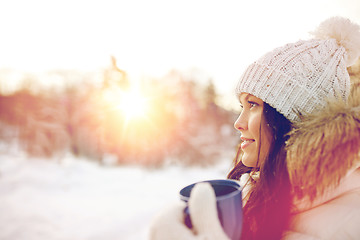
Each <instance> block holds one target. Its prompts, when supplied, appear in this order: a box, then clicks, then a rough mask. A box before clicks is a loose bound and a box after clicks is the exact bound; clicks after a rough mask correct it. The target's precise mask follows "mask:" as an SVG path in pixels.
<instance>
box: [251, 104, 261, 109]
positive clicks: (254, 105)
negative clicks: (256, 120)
mask: <svg viewBox="0 0 360 240" xmlns="http://www.w3.org/2000/svg"><path fill="white" fill-rule="evenodd" d="M249 104H250V109H251V108H253V107H256V106H258V105H259V104H257V103H255V102H249Z"/></svg>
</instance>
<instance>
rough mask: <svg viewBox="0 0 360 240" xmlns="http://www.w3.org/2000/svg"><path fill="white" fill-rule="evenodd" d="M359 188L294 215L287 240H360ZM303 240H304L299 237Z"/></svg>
mask: <svg viewBox="0 0 360 240" xmlns="http://www.w3.org/2000/svg"><path fill="white" fill-rule="evenodd" d="M359 226H360V188H357V189H354V190H352V191H349V192H346V193H344V194H342V195H340V196H338V197H336V198H334V199H332V200H330V201H327V202H324V203H322V204H320V205H318V206H316V207H314V208H311V209H308V210H306V211H303V212H300V213H297V214H295V215H294V216H293V217H292V221H291V226H290V229H289V231H288V232H287V233H286V234H285V238H284V239H287V240H289V239H295V238H294V236H298V237H297V238H296V239H335V240H336V239H360V227H359ZM300 236H301V237H300Z"/></svg>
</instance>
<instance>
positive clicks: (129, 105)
mask: <svg viewBox="0 0 360 240" xmlns="http://www.w3.org/2000/svg"><path fill="white" fill-rule="evenodd" d="M118 108H119V109H120V110H121V111H122V113H123V114H124V115H125V117H126V120H128V121H129V120H131V119H134V118H140V117H144V116H146V112H147V110H148V103H147V99H146V98H145V97H144V96H143V95H142V94H141V93H140V91H138V90H135V89H134V90H129V91H126V92H121V96H120V102H119V105H118Z"/></svg>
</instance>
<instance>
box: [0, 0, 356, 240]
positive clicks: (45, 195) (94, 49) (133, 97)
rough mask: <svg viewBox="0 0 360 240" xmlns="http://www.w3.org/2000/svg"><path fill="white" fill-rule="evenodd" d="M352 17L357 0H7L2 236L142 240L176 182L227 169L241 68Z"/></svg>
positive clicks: (3, 8)
mask: <svg viewBox="0 0 360 240" xmlns="http://www.w3.org/2000/svg"><path fill="white" fill-rule="evenodd" d="M359 13H360V2H359V1H357V0H330V1H328V0H318V1H317V0H315V1H314V0H312V1H310V0H303V1H285V0H272V1H267V0H255V1H235V0H228V1H215V0H214V1H212V0H210V1H209V0H207V1H205V0H192V1H190V0H182V1H165V0H149V1H145V0H134V1H123V0H118V1H116V0H102V1H98V0H93V1H91V0H88V1H84V0H72V1H70V0H62V1H58V0H52V1H51V0H50V1H49V0H47V1H45V0H28V1H25V0H13V1H1V2H0V33H1V38H0V212H1V215H0V239H9V240H10V239H11V240H14V239H27V240H29V239H45V238H46V239H61V240H62V239H98V238H100V237H101V238H104V237H105V238H107V239H147V229H148V225H149V223H150V222H151V219H152V217H153V216H154V214H156V212H157V211H159V210H160V209H161V208H162V207H163V205H165V204H167V203H169V202H171V201H177V198H178V190H179V189H180V188H181V187H183V186H184V185H186V184H190V183H192V182H194V181H199V180H205V179H207V178H212V179H213V178H225V177H226V174H227V172H228V171H229V170H230V169H231V165H232V160H233V157H234V156H235V154H236V149H237V144H238V142H239V135H238V133H236V132H235V130H234V129H233V127H232V125H233V122H234V121H235V119H236V117H237V114H238V111H239V109H238V105H237V99H236V96H235V93H234V89H235V86H236V83H237V79H238V78H239V77H240V75H241V73H242V72H243V71H244V69H245V68H246V66H247V65H248V64H250V63H251V62H252V61H254V60H256V59H257V58H259V57H260V56H261V55H262V54H264V53H266V52H267V51H270V50H272V49H273V48H275V47H278V46H281V45H283V44H285V43H288V42H295V41H297V40H298V39H300V38H302V39H306V38H308V37H309V31H311V30H314V29H315V27H316V26H317V25H318V24H319V23H320V22H321V21H323V20H324V19H326V18H328V17H331V16H336V15H339V16H344V17H348V18H349V19H350V20H352V21H354V22H356V23H358V24H359V23H360V14H359ZM359 65H360V64H359V63H358V64H357V65H356V66H354V67H352V68H351V69H350V73H351V76H352V78H353V79H359V76H360V73H359V71H360V70H359Z"/></svg>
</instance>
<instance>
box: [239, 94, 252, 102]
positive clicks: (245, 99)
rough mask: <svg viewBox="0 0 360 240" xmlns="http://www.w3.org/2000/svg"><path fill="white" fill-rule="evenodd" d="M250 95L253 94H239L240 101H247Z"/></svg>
mask: <svg viewBox="0 0 360 240" xmlns="http://www.w3.org/2000/svg"><path fill="white" fill-rule="evenodd" d="M250 96H251V95H250V94H246V95H245V97H242V96H241V95H240V94H239V102H240V103H242V102H246V101H247V100H248V99H249V97H250ZM241 100H243V101H241Z"/></svg>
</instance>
